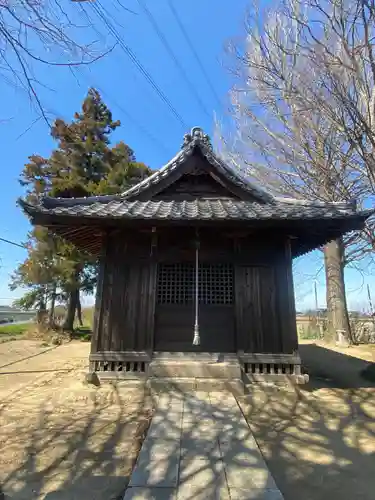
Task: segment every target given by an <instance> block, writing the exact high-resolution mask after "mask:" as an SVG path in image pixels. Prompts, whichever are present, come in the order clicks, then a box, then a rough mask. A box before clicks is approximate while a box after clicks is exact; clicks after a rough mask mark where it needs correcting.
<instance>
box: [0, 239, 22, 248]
mask: <svg viewBox="0 0 375 500" xmlns="http://www.w3.org/2000/svg"><path fill="white" fill-rule="evenodd" d="M0 241H3V242H4V243H8V244H9V245H13V246H15V247H19V248H23V249H24V250H27V246H26V245H22V244H21V243H16V242H15V241H11V240H7V239H5V238H0Z"/></svg>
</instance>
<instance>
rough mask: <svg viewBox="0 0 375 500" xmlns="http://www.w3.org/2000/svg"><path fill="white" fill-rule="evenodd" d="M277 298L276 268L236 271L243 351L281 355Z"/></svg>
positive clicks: (240, 335) (245, 267) (237, 311)
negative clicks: (279, 353)
mask: <svg viewBox="0 0 375 500" xmlns="http://www.w3.org/2000/svg"><path fill="white" fill-rule="evenodd" d="M285 293H286V291H285ZM276 298H277V291H276V277H275V270H274V268H273V267H266V266H264V267H261V266H259V267H253V266H240V267H238V268H236V317H237V338H238V348H239V349H241V350H244V351H245V352H252V353H272V352H280V349H281V340H282V339H281V332H280V329H279V318H278V314H277V299H276Z"/></svg>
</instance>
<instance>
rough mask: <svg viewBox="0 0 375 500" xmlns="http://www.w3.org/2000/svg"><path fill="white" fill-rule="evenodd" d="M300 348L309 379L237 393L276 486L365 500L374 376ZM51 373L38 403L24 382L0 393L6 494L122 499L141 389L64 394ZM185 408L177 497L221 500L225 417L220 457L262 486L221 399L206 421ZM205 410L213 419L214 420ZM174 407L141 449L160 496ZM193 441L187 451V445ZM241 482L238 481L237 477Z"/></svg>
mask: <svg viewBox="0 0 375 500" xmlns="http://www.w3.org/2000/svg"><path fill="white" fill-rule="evenodd" d="M301 356H302V361H303V364H304V365H305V366H306V368H307V369H308V370H309V372H310V375H311V381H310V383H309V384H308V386H306V387H302V388H289V389H287V388H283V389H280V388H270V387H262V388H260V387H255V386H254V387H253V388H252V390H251V391H250V394H249V395H248V396H247V397H246V398H242V399H240V400H239V402H240V406H241V408H242V410H243V412H244V414H245V415H246V418H247V421H248V423H249V425H250V428H251V430H252V432H253V433H254V435H255V437H256V439H257V441H258V444H259V445H260V448H261V450H262V452H263V456H264V458H265V459H266V462H267V464H268V466H269V468H270V471H271V473H272V475H273V477H274V479H275V481H276V484H277V486H278V487H279V488H280V490H281V491H282V493H283V494H284V497H285V500H300V499H301V498H303V500H326V499H329V498H332V499H335V498H339V499H340V500H352V499H353V498H355V499H356V500H373V499H374V491H375V474H374V470H375V469H374V463H375V384H373V383H370V382H369V381H366V380H365V379H363V378H362V377H360V375H359V373H360V371H361V370H362V369H363V368H364V367H365V366H366V365H368V363H365V362H363V361H361V360H357V359H355V358H352V357H349V356H345V355H343V354H339V353H336V352H332V351H330V350H329V349H325V348H322V347H318V346H315V345H305V346H301ZM1 376H2V375H1V374H0V377H1ZM59 376H61V377H64V376H65V375H64V374H61V375H59ZM48 380H49V381H47V382H46V384H45V385H43V386H41V387H39V388H38V391H39V392H40V391H42V392H43V390H45V391H46V395H49V396H48V397H46V398H45V399H44V402H43V404H41V405H39V407H37V406H35V402H34V400H33V397H34V396H35V391H34V392H33V391H32V390H29V392H27V391H24V392H23V393H22V394H20V393H19V392H17V391H15V393H14V394H13V395H12V394H9V396H8V397H7V398H6V399H4V400H2V401H1V402H0V411H1V414H0V441H1V448H2V455H1V460H2V462H1V469H0V478H1V483H2V485H3V488H4V491H5V492H6V493H7V494H8V497H7V499H8V498H9V499H10V500H33V499H38V500H41V499H45V500H76V499H79V500H120V499H121V498H122V497H121V495H122V494H123V491H124V489H125V487H126V484H127V482H128V479H129V476H130V473H131V469H132V466H133V463H134V459H135V457H136V456H137V453H138V449H139V446H140V443H141V441H142V440H143V436H144V434H145V429H146V428H147V425H148V422H149V417H150V406H147V405H146V406H145V397H144V394H142V393H141V394H140V393H139V392H138V393H132V391H130V390H128V389H124V388H122V389H121V390H120V391H119V390H117V388H116V387H115V388H113V390H112V391H102V389H99V390H97V389H92V390H90V391H89V392H88V393H85V394H84V396H82V392H79V394H80V396H79V397H78V396H77V394H76V395H73V396H72V397H71V398H70V399H69V397H65V398H64V399H63V400H61V401H60V399H59V394H58V385H56V389H55V391H54V390H52V391H51V388H49V389H48V391H47V388H48V384H50V383H53V382H51V381H50V379H48ZM51 394H52V395H53V397H51ZM20 396H21V397H20ZM81 396H82V399H80V398H81ZM187 408H188V412H189V416H190V422H191V424H192V425H190V426H187V427H186V428H185V429H184V443H185V444H184V445H183V446H182V448H183V449H184V450H185V451H184V458H183V459H184V464H183V476H182V481H183V483H184V484H185V485H186V486H187V488H186V489H185V491H186V494H185V497H184V498H185V500H193V499H194V500H199V499H200V498H205V499H206V498H209V493H210V492H212V493H211V494H212V495H216V498H220V499H221V500H225V498H227V497H226V496H225V493H223V492H225V487H224V485H225V478H224V474H223V470H222V469H221V468H220V466H218V465H215V466H213V465H212V460H210V459H207V455H208V453H207V452H208V450H211V451H210V453H211V454H213V458H214V457H215V446H216V443H217V441H218V439H217V436H218V431H219V429H222V428H223V426H227V429H228V433H229V435H230V436H231V437H232V439H237V440H238V446H237V448H236V451H235V452H233V448H228V450H227V455H226V457H227V458H226V459H227V460H230V461H231V463H232V464H234V470H235V469H236V468H237V469H239V470H240V469H241V468H244V467H249V466H251V467H252V468H253V471H254V477H258V479H257V481H258V483H257V485H252V486H253V487H255V486H256V488H257V490H258V492H259V495H260V494H261V492H262V490H264V489H266V488H267V484H263V483H262V481H263V479H262V476H261V472H262V468H261V467H260V463H259V459H258V458H257V456H256V453H255V451H254V454H253V455H251V452H250V456H249V446H250V450H251V444H250V441H251V439H250V433H249V431H248V430H246V427H245V428H244V427H241V429H240V430H239V429H238V427H235V426H234V424H233V422H232V421H231V420H230V419H228V414H227V412H226V404H225V398H223V397H221V396H220V397H219V398H213V399H210V404H209V405H207V419H205V418H204V411H205V408H204V406H203V414H202V405H201V404H198V403H197V402H196V401H195V399H194V398H191V399H189V400H188V406H187ZM28 412H29V414H28ZM209 414H211V415H212V414H213V415H214V417H215V420H216V422H217V424H215V425H212V422H211V420H210V418H209ZM180 416H181V412H180V411H179V410H178V408H176V407H173V405H168V404H166V406H165V408H164V413H163V414H162V416H161V418H160V420H159V422H154V423H155V424H158V425H159V428H158V430H157V434H156V435H155V436H154V437H158V439H160V438H162V441H163V445H164V450H163V449H161V450H159V452H158V451H157V450H156V451H155V449H152V448H150V449H149V455H148V456H146V460H147V464H148V465H147V467H148V469H147V474H149V477H150V481H153V482H154V483H155V485H158V486H162V485H163V486H164V488H165V489H164V492H163V493H165V496H164V497H163V498H165V499H168V498H170V499H172V498H173V497H172V490H169V489H168V481H169V484H173V477H174V476H175V475H176V473H177V472H176V463H173V461H170V460H166V458H165V456H166V450H167V452H168V454H171V453H172V454H173V453H175V455H176V456H178V454H179V453H180V451H181V449H182V448H181V449H180V442H179V440H178V439H176V436H177V435H178V433H179V424H178V422H179V420H178V419H179V418H180ZM26 422H27V425H25V423H26ZM152 432H153V431H152V429H150V433H149V435H148V437H149V438H151V439H152V438H153V436H152ZM154 432H155V431H154ZM192 442H194V448H193V449H191V447H190V449H189V443H192ZM210 447H211V448H210ZM163 456H164V458H163ZM199 456H201V459H200V460H198V461H197V457H199ZM7 457H8V458H7ZM7 460H9V462H7ZM216 462H217V460H216ZM157 471H158V472H157ZM155 474H156V476H155ZM197 476H201V477H202V478H205V483H206V488H205V490H204V491H201V490H199V487H198V489H197V487H195V489H194V487H193V486H192V484H191V483H192V480H193V478H197ZM155 477H156V479H155ZM152 478H153V479H152ZM235 480H237V479H235ZM238 481H239V484H241V483H240V481H241V477H239V479H238ZM207 485H208V486H207ZM243 487H244V488H246V487H249V485H243ZM213 498H215V496H213ZM238 498H241V497H238ZM254 498H255V499H256V498H259V499H260V498H262V497H261V496H259V497H254Z"/></svg>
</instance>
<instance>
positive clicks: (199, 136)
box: [182, 127, 212, 150]
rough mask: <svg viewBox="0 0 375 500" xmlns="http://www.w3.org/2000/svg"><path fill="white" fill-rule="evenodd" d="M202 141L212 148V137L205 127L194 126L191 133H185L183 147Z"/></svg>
mask: <svg viewBox="0 0 375 500" xmlns="http://www.w3.org/2000/svg"><path fill="white" fill-rule="evenodd" d="M198 142H199V143H201V144H203V145H204V146H206V147H207V148H209V149H211V150H212V144H211V138H210V136H209V135H208V134H205V133H204V131H203V129H201V128H200V127H193V128H192V129H191V131H190V134H185V135H184V143H183V144H182V148H184V147H186V146H189V145H190V144H192V143H194V144H196V143H198Z"/></svg>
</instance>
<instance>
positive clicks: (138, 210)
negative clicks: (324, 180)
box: [23, 198, 357, 221]
mask: <svg viewBox="0 0 375 500" xmlns="http://www.w3.org/2000/svg"><path fill="white" fill-rule="evenodd" d="M89 200H90V199H86V200H81V201H79V200H78V199H76V200H71V199H65V200H55V203H53V199H51V198H50V199H48V202H47V203H45V204H44V203H42V204H41V205H39V206H38V207H34V206H32V205H29V204H25V203H23V207H24V209H25V211H26V212H28V213H29V214H30V215H31V216H32V215H33V214H34V213H39V214H48V215H59V216H69V217H84V218H95V219H100V218H111V219H120V218H121V219H144V220H163V219H168V220H208V221H209V220H212V221H214V220H255V219H262V220H266V219H274V220H277V219H279V220H282V219H301V220H303V219H324V218H331V219H332V218H333V219H338V218H346V217H348V216H349V217H350V216H354V215H356V214H357V213H356V211H355V209H354V208H351V207H350V206H346V207H345V208H344V207H343V206H340V205H335V204H330V205H328V204H317V203H315V204H310V205H305V204H298V203H290V202H282V201H278V202H275V203H272V204H261V203H257V202H251V201H242V200H233V199H199V200H192V201H153V200H149V201H138V200H136V201H127V200H119V199H112V200H111V201H109V202H107V203H103V202H102V201H92V202H91V203H90V202H89ZM46 201H47V200H46Z"/></svg>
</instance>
